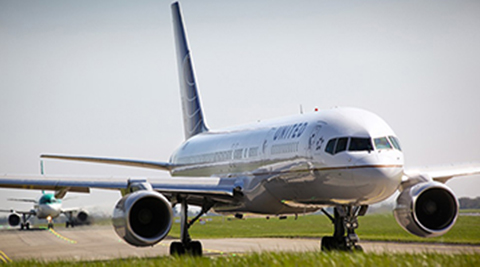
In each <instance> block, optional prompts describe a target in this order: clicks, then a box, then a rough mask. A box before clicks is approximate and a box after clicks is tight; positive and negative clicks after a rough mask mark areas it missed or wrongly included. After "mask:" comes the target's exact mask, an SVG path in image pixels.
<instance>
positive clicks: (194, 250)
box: [189, 241, 203, 257]
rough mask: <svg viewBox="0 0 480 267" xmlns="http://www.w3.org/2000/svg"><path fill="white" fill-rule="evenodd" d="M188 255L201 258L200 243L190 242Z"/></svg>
mask: <svg viewBox="0 0 480 267" xmlns="http://www.w3.org/2000/svg"><path fill="white" fill-rule="evenodd" d="M189 252H190V255H192V256H195V257H201V256H202V252H203V249H202V243H200V241H192V242H190V250H189Z"/></svg>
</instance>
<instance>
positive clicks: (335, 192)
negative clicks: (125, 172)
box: [0, 3, 480, 255]
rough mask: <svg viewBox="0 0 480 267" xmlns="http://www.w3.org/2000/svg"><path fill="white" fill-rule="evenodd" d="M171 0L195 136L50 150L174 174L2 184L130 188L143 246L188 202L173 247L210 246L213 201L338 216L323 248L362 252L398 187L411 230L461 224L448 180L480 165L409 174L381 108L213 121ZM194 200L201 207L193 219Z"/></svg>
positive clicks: (161, 234) (400, 211)
mask: <svg viewBox="0 0 480 267" xmlns="http://www.w3.org/2000/svg"><path fill="white" fill-rule="evenodd" d="M171 7H172V15H173V28H174V36H175V43H176V53H177V65H178V66H177V67H178V74H179V83H180V92H181V102H182V111H183V124H184V134H185V141H184V142H183V143H182V144H181V145H180V146H179V147H178V149H177V150H176V151H174V152H173V154H172V155H171V157H170V160H169V161H168V162H158V161H143V160H129V159H118V158H103V157H91V156H66V155H51V154H48V155H42V156H41V157H42V158H44V159H45V158H46V159H61V160H75V161H83V162H93V163H106V164H117V165H127V166H135V167H142V168H153V169H157V170H163V171H167V172H169V173H170V175H171V176H172V177H171V178H169V179H128V180H127V179H125V180H122V181H111V180H100V179H95V180H84V179H67V178H50V179H47V178H42V179H35V178H27V177H3V178H0V186H1V187H10V188H27V189H48V190H55V192H56V194H58V195H59V196H61V195H65V193H67V192H88V191H89V189H90V188H104V189H115V190H121V192H122V198H121V199H120V200H119V201H118V202H117V204H116V205H115V208H114V212H113V226H114V229H115V231H116V233H117V234H118V235H119V236H120V237H121V238H122V239H124V240H125V241H126V242H127V243H129V244H131V245H133V246H143V247H145V246H153V245H155V244H157V243H158V242H160V241H161V240H163V239H164V238H165V237H166V236H167V234H168V233H169V231H170V228H171V226H172V222H173V215H172V206H175V205H180V206H181V212H180V214H181V216H180V217H181V220H180V221H181V223H180V225H181V237H180V241H179V242H172V243H171V245H170V253H171V254H185V253H188V254H192V255H201V254H202V245H201V243H200V242H199V241H195V240H193V239H192V238H191V236H190V234H189V230H190V228H191V227H192V225H193V224H194V223H195V222H196V221H197V220H198V219H199V218H200V216H202V215H203V214H205V213H206V212H208V211H209V210H211V209H213V210H214V211H216V212H220V213H231V214H243V213H257V214H269V215H283V214H298V213H304V212H314V211H317V210H321V211H323V212H324V213H325V215H326V216H327V217H328V218H329V219H330V220H331V222H332V224H333V234H332V236H326V237H323V238H322V241H321V248H322V250H361V247H360V246H359V245H358V241H359V238H358V236H357V234H356V233H355V231H356V229H357V228H358V227H359V224H358V217H359V216H363V215H364V214H365V213H366V212H367V209H368V207H369V206H370V205H372V204H375V203H379V202H381V201H383V200H385V199H387V198H388V197H390V196H392V195H393V194H394V193H395V192H397V191H399V192H400V194H399V196H398V198H397V200H396V207H395V209H394V215H395V218H396V220H397V222H398V223H399V224H400V225H401V226H402V227H403V228H404V229H405V230H406V231H408V232H409V233H412V234H414V235H417V236H421V237H433V236H440V235H442V234H445V233H446V232H447V231H449V230H450V229H451V228H452V226H453V225H454V223H455V221H456V219H457V217H458V209H459V204H458V201H457V198H456V196H455V195H454V193H453V191H452V190H451V189H450V188H448V187H447V186H446V185H445V184H444V183H445V182H446V181H447V180H448V179H450V178H452V177H456V176H465V175H472V174H480V167H478V166H477V167H469V168H459V169H455V170H448V171H436V172H422V171H418V172H407V171H406V170H404V155H403V152H402V149H401V146H400V142H399V139H398V137H397V135H396V134H395V132H394V131H393V130H392V129H391V128H390V126H389V125H388V124H387V123H386V122H385V121H384V120H383V119H381V118H380V117H379V116H377V115H376V114H374V113H372V112H369V111H366V110H362V109H357V108H333V109H328V110H321V111H317V112H312V113H308V114H298V115H293V116H290V117H285V118H280V119H275V120H270V121H262V122H256V123H253V124H249V125H244V126H238V127H232V128H226V129H219V130H212V129H209V128H208V126H207V124H206V121H205V117H204V114H203V111H202V106H201V101H200V96H199V92H198V88H197V83H196V78H195V73H194V67H193V65H192V54H191V52H190V49H189V46H188V41H187V36H186V32H185V26H184V22H183V18H182V14H181V11H180V6H179V4H178V3H173V4H172V6H171ZM189 205H196V206H200V207H201V212H200V213H199V214H198V216H196V217H195V218H192V219H191V220H188V218H187V209H188V206H189ZM327 207H332V208H333V211H332V212H328V211H327V210H326V209H325V208H327ZM266 230H267V229H266Z"/></svg>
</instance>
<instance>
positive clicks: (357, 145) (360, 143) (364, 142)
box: [348, 137, 373, 151]
mask: <svg viewBox="0 0 480 267" xmlns="http://www.w3.org/2000/svg"><path fill="white" fill-rule="evenodd" d="M371 150H373V146H372V142H371V141H370V138H359V137H352V138H350V146H349V147H348V151H371Z"/></svg>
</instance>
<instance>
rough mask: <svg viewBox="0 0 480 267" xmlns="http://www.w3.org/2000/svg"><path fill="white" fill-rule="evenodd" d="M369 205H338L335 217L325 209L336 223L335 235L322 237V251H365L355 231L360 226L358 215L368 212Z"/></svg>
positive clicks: (326, 213) (334, 223) (335, 209)
mask: <svg viewBox="0 0 480 267" xmlns="http://www.w3.org/2000/svg"><path fill="white" fill-rule="evenodd" d="M367 209H368V206H367V205H364V206H337V207H335V208H334V212H333V215H334V216H333V217H332V215H330V214H329V213H328V212H326V211H325V210H324V209H322V212H323V213H324V214H325V215H327V217H328V218H329V219H330V220H331V221H332V223H333V225H334V232H333V236H324V237H323V238H322V243H321V248H322V251H331V250H342V251H363V249H362V247H361V246H360V245H357V242H358V241H359V240H360V239H359V238H358V236H357V234H356V233H355V229H357V228H358V219H357V217H358V216H363V215H365V213H366V212H367Z"/></svg>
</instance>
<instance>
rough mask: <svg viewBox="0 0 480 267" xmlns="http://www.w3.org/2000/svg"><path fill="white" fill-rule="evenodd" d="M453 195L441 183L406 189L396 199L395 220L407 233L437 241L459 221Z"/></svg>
mask: <svg viewBox="0 0 480 267" xmlns="http://www.w3.org/2000/svg"><path fill="white" fill-rule="evenodd" d="M458 206H459V205H458V200H457V198H456V196H455V194H454V193H453V191H452V190H451V189H450V188H448V187H447V186H446V185H444V184H442V183H438V182H423V183H419V184H415V185H412V186H410V187H408V188H405V189H404V190H403V191H402V193H401V194H400V195H399V196H398V198H397V205H396V207H395V210H394V212H393V213H394V215H395V219H396V220H397V222H398V224H400V226H402V228H403V229H405V230H406V231H407V232H409V233H411V234H414V235H417V236H420V237H435V236H440V235H443V234H445V233H446V232H448V231H449V230H450V228H452V226H453V225H454V224H455V221H456V220H457V217H458Z"/></svg>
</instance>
